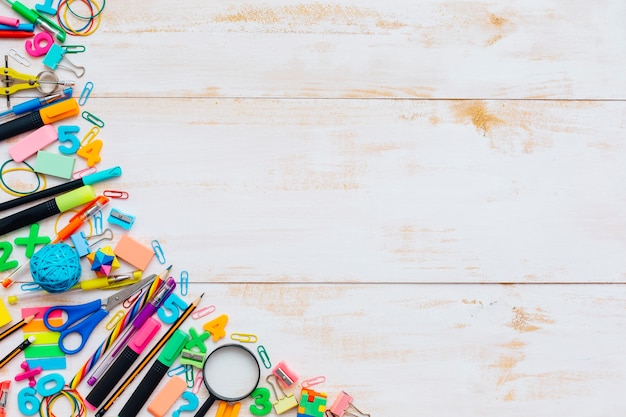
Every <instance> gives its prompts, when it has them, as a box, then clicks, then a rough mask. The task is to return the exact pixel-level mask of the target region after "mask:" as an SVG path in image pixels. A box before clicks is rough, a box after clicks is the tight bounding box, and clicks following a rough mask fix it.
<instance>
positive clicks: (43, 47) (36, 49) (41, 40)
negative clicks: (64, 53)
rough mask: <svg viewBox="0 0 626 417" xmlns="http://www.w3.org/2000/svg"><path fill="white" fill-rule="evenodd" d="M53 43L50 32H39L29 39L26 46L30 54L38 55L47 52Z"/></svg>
mask: <svg viewBox="0 0 626 417" xmlns="http://www.w3.org/2000/svg"><path fill="white" fill-rule="evenodd" d="M53 43H54V40H52V35H50V34H49V33H48V32H39V33H38V34H36V35H35V37H34V38H33V40H32V41H31V40H30V39H29V40H27V41H26V43H25V44H24V47H25V48H26V53H27V54H28V55H30V56H34V57H37V56H44V55H45V54H47V53H48V50H49V49H50V47H52V44H53Z"/></svg>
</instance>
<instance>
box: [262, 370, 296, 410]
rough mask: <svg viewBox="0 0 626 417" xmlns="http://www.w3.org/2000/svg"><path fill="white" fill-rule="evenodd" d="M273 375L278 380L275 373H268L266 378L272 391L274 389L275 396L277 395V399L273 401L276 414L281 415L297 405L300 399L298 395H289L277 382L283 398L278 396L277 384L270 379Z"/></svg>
mask: <svg viewBox="0 0 626 417" xmlns="http://www.w3.org/2000/svg"><path fill="white" fill-rule="evenodd" d="M272 377H273V378H274V380H277V378H276V376H275V375H268V376H267V378H265V380H266V381H267V383H268V384H270V387H272V391H274V396H275V397H276V401H274V402H272V405H273V406H274V410H275V411H276V414H279V415H280V414H283V413H285V412H287V411H289V410H291V409H292V408H294V407H297V406H298V400H297V399H296V397H294V395H293V394H289V395H287V394H285V391H283V389H282V388H281V387H280V385H279V384H276V385H278V389H279V390H280V392H281V393H282V394H283V396H282V397H281V398H279V397H278V391H276V386H275V385H274V384H272V381H270V379H271V378H272Z"/></svg>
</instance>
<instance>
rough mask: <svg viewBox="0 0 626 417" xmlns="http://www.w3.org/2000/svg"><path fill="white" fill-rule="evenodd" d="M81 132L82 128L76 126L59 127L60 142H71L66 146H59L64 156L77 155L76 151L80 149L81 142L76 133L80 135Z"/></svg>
mask: <svg viewBox="0 0 626 417" xmlns="http://www.w3.org/2000/svg"><path fill="white" fill-rule="evenodd" d="M79 131H80V127H78V126H75V125H70V126H59V129H58V132H59V133H58V135H59V142H69V143H68V144H66V145H64V146H63V145H59V152H61V153H62V154H63V155H72V154H75V153H76V151H78V149H79V148H80V140H79V139H78V138H77V137H76V135H75V134H74V133H78V132H79Z"/></svg>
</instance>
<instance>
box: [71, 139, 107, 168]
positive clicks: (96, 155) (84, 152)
mask: <svg viewBox="0 0 626 417" xmlns="http://www.w3.org/2000/svg"><path fill="white" fill-rule="evenodd" d="M101 150H102V141H101V140H100V139H94V140H92V141H91V142H89V143H87V144H86V145H85V146H82V147H81V148H80V149H78V151H76V155H78V156H80V157H81V158H85V159H86V160H87V166H88V167H90V168H91V167H92V166H94V165H96V164H97V163H98V162H100V161H101V160H102V158H100V151H101Z"/></svg>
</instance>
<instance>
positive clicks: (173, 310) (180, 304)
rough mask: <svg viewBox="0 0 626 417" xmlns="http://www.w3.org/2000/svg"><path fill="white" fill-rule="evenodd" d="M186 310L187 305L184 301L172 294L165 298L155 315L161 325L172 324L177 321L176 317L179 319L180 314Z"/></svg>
mask: <svg viewBox="0 0 626 417" xmlns="http://www.w3.org/2000/svg"><path fill="white" fill-rule="evenodd" d="M186 308H187V303H186V302H185V300H183V299H182V298H180V297H179V296H177V295H176V294H174V293H172V294H170V296H169V297H167V300H165V302H164V303H163V305H162V306H161V307H159V311H158V312H157V315H158V316H159V318H160V319H161V321H162V322H163V323H165V324H172V323H174V322H175V321H176V320H178V317H180V312H181V311H185V309H186ZM168 312H169V313H168Z"/></svg>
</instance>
